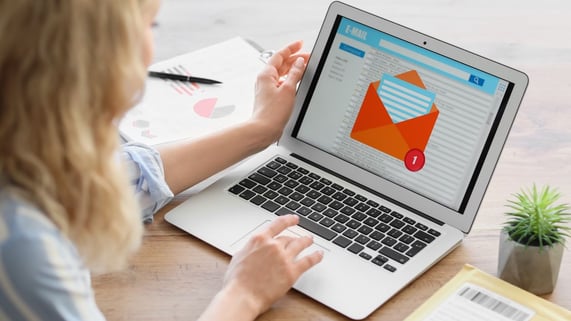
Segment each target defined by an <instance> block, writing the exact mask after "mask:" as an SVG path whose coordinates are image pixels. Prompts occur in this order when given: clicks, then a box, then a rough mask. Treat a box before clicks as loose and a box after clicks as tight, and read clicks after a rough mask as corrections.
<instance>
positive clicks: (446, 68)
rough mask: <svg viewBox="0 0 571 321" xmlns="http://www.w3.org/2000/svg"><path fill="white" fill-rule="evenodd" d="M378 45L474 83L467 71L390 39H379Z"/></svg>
mask: <svg viewBox="0 0 571 321" xmlns="http://www.w3.org/2000/svg"><path fill="white" fill-rule="evenodd" d="M379 46H380V47H381V48H385V49H388V50H390V51H393V52H396V53H398V54H401V55H403V56H405V57H408V58H411V59H414V60H416V61H418V62H421V63H423V64H426V65H429V66H431V67H434V68H436V69H439V70H441V71H443V72H445V73H448V74H450V75H453V76H455V77H458V78H460V79H462V80H466V81H469V82H472V83H474V81H473V80H472V78H474V77H475V76H473V75H470V74H469V73H467V72H465V71H462V70H459V69H456V68H454V67H450V66H449V65H447V64H444V63H442V62H440V61H437V60H434V59H431V58H428V57H426V56H424V55H422V54H419V53H417V52H414V51H412V50H409V49H406V48H404V47H401V46H399V45H397V44H394V43H392V42H390V41H387V40H384V39H381V41H379ZM476 78H477V77H476ZM480 81H481V80H480V79H479V78H477V82H476V84H477V85H480V84H479V83H478V82H480ZM482 83H483V81H482Z"/></svg>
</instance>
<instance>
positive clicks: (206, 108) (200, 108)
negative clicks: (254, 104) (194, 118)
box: [194, 98, 236, 119]
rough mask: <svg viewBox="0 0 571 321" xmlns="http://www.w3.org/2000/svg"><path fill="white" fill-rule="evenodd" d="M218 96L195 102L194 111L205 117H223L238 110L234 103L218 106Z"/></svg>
mask: <svg viewBox="0 0 571 321" xmlns="http://www.w3.org/2000/svg"><path fill="white" fill-rule="evenodd" d="M217 102H218V98H205V99H202V100H200V101H198V102H197V103H196V104H194V112H195V113H196V114H197V115H199V116H201V117H204V118H211V119H216V118H223V117H226V116H228V115H230V114H232V113H233V112H234V110H236V106H234V105H223V106H217V105H216V103H217Z"/></svg>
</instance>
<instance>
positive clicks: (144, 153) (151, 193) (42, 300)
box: [0, 143, 173, 321]
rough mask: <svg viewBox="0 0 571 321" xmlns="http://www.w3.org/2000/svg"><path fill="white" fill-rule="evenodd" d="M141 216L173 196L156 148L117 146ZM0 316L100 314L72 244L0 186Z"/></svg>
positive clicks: (77, 316) (52, 317) (149, 216)
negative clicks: (125, 163) (140, 209)
mask: <svg viewBox="0 0 571 321" xmlns="http://www.w3.org/2000/svg"><path fill="white" fill-rule="evenodd" d="M122 155H123V158H124V159H125V161H126V162H127V166H128V170H129V177H130V178H131V182H132V184H133V186H134V188H135V193H136V197H137V199H138V200H139V202H140V205H141V208H142V209H143V210H142V219H143V220H144V221H145V222H150V221H152V218H153V214H154V213H155V212H156V211H157V210H159V209H160V208H161V207H162V206H163V205H165V204H166V203H167V202H168V201H170V200H171V198H172V196H173V195H172V192H171V191H170V189H169V188H168V186H167V184H166V182H165V180H164V171H163V167H162V163H161V160H160V157H159V154H158V152H157V151H156V150H154V149H153V148H151V147H148V146H145V145H141V144H136V143H131V144H126V145H124V146H123V148H122ZM0 320H30V321H34V320H50V321H58V320H105V318H104V316H103V315H102V314H101V312H100V311H99V309H98V308H97V305H96V303H95V299H94V295H93V290H92V288H91V279H90V274H89V271H88V270H87V269H86V268H85V267H84V266H83V264H82V262H81V259H80V256H79V254H78V253H77V249H76V248H75V246H74V245H73V243H71V242H70V240H69V239H67V238H66V237H65V236H64V235H62V234H61V233H60V232H59V230H58V229H57V228H56V227H55V225H54V224H53V223H52V222H51V221H50V220H49V219H47V218H46V216H45V215H44V214H43V213H42V212H41V211H40V210H39V209H38V208H36V207H35V206H34V205H33V204H31V203H29V202H27V201H25V200H23V199H21V198H19V197H18V196H16V195H13V194H11V193H9V192H8V191H6V190H5V189H2V187H1V186H0Z"/></svg>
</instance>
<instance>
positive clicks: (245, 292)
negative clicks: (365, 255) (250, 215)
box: [223, 215, 323, 317]
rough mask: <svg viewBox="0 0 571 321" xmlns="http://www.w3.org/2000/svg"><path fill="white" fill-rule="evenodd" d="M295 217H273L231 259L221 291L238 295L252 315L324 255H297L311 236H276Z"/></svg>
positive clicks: (293, 221)
mask: <svg viewBox="0 0 571 321" xmlns="http://www.w3.org/2000/svg"><path fill="white" fill-rule="evenodd" d="M298 221H299V218H298V217H297V216H296V215H286V216H280V217H278V218H276V219H275V220H274V221H273V222H272V223H270V225H268V227H267V228H266V229H265V230H264V231H262V232H260V233H258V234H255V235H254V236H252V238H251V239H250V240H249V242H248V243H247V244H246V245H245V247H244V248H243V249H242V250H240V251H239V252H238V253H236V255H235V256H234V257H233V258H232V261H231V262H230V266H229V267H228V271H227V273H226V278H225V285H224V289H223V291H225V290H226V291H229V292H231V293H234V294H235V295H236V296H239V297H241V298H240V301H241V302H242V303H243V304H244V305H243V306H242V307H243V308H247V310H249V311H252V313H253V314H254V317H255V316H257V315H259V314H260V313H262V312H264V311H266V310H267V309H268V308H269V307H270V306H271V304H272V303H274V302H275V301H276V300H278V299H279V298H280V297H282V296H283V295H284V294H285V293H286V292H287V291H288V290H289V289H290V288H291V287H292V285H293V284H294V283H295V281H296V280H297V279H298V278H299V277H300V276H301V274H303V273H304V272H305V271H307V270H308V269H310V268H311V267H313V266H314V265H315V264H317V263H319V262H320V261H321V259H322V258H323V252H321V251H316V252H313V253H311V254H308V255H307V256H303V257H298V255H299V254H300V253H301V252H302V251H303V250H304V249H305V248H307V247H309V246H310V245H311V244H312V243H313V239H312V238H311V237H307V236H306V237H289V236H278V235H279V234H280V233H281V232H282V231H284V230H285V229H286V228H288V227H290V226H293V225H295V224H297V223H298Z"/></svg>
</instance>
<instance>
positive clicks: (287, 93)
mask: <svg viewBox="0 0 571 321" xmlns="http://www.w3.org/2000/svg"><path fill="white" fill-rule="evenodd" d="M158 7H159V1H158V0H121V1H117V0H98V1H91V0H42V1H37V0H18V1H9V0H0V39H1V45H0V142H1V143H0V319H2V320H4V319H7V320H103V319H104V317H103V316H102V314H101V313H100V312H99V310H98V308H97V306H96V303H95V300H94V297H93V292H92V289H91V286H90V277H89V271H90V270H91V271H110V270H114V269H118V268H121V267H123V266H125V263H126V261H127V259H128V257H129V255H130V254H131V253H133V252H134V251H135V250H136V249H137V248H138V246H139V244H140V241H141V234H142V224H141V219H143V220H151V219H152V214H153V213H154V212H155V211H156V210H158V209H159V208H160V207H161V206H162V205H164V204H165V203H166V202H168V201H169V200H170V198H171V197H172V195H173V194H176V193H178V192H180V191H182V190H185V189H186V188H188V187H189V186H192V185H194V184H195V183H197V182H199V181H201V180H203V179H204V178H206V177H208V176H210V175H212V174H213V173H216V172H218V171H219V170H221V169H223V168H225V167H227V166H229V165H231V164H233V163H235V162H237V161H239V160H241V159H243V158H244V157H247V156H249V155H251V154H253V153H255V152H257V151H260V150H262V149H263V148H265V147H266V146H267V145H269V144H271V143H272V142H274V141H275V140H276V139H277V138H278V137H279V136H280V134H281V131H282V130H283V127H284V125H285V123H286V122H287V119H288V117H289V115H290V113H291V109H292V106H293V100H294V95H295V86H296V84H297V82H298V81H299V79H300V77H301V74H302V71H303V66H304V59H306V58H307V56H306V55H304V54H300V53H298V51H299V50H300V48H301V44H300V43H294V44H291V45H289V46H288V47H286V48H284V49H282V50H281V51H279V52H278V53H277V54H276V55H275V56H274V57H272V58H271V59H270V61H269V63H268V65H267V67H266V68H265V70H264V71H263V72H262V73H261V74H260V75H259V77H258V79H257V82H256V99H255V108H254V113H253V115H252V117H251V119H250V120H248V121H246V122H245V123H243V124H240V125H237V126H235V127H232V128H228V129H225V130H223V131H221V132H219V133H217V134H214V135H210V136H208V137H205V138H202V139H200V140H196V141H188V142H184V143H181V144H176V145H169V146H165V147H164V148H162V149H161V150H158V151H157V150H154V149H153V148H150V147H148V146H144V145H138V144H131V145H126V146H122V147H121V153H119V150H120V149H119V145H118V135H117V128H116V125H117V122H118V121H119V120H120V118H121V117H122V115H124V113H125V112H126V111H127V110H128V109H129V108H130V107H131V106H133V104H135V103H136V102H137V100H138V99H140V97H141V96H142V91H143V86H144V81H145V77H146V67H147V66H148V65H149V63H150V62H151V60H152V52H153V46H152V30H151V26H152V24H153V19H154V17H155V15H156V12H157V10H158ZM282 76H287V78H286V79H285V80H284V81H283V82H282V81H280V79H282ZM157 108H160V106H157ZM219 151H222V154H219ZM215 155H216V157H215ZM119 156H121V157H119ZM121 160H124V161H123V162H122V161H121ZM129 183H131V186H130V185H129ZM133 189H134V192H135V197H134V196H133ZM137 201H138V202H137ZM141 212H142V217H141V214H140V213H141ZM296 223H297V217H296V216H284V217H280V218H278V219H276V220H275V221H274V222H273V223H272V224H270V226H269V228H268V229H267V230H266V231H263V232H261V233H260V234H258V235H256V236H254V237H253V238H252V240H251V241H250V242H249V243H248V244H247V245H246V246H245V248H244V249H243V250H242V251H240V252H239V253H237V255H235V256H234V258H233V259H232V261H231V263H230V266H229V269H228V272H227V275H226V279H225V280H226V281H225V283H224V286H223V288H222V289H221V290H220V292H219V293H218V294H217V295H216V297H215V298H214V299H213V301H212V302H211V304H210V305H209V307H208V308H207V310H206V311H205V312H204V314H203V315H202V317H201V320H211V319H232V320H252V319H254V318H255V317H256V316H257V315H259V314H260V313H262V312H263V311H265V310H266V309H267V308H269V306H270V305H271V304H272V303H273V302H274V301H275V300H277V299H278V298H279V297H280V296H282V295H283V294H284V293H285V292H286V291H287V290H288V289H289V288H290V287H291V285H292V284H293V283H294V282H295V280H297V278H298V277H299V276H300V275H301V274H302V273H303V272H305V271H306V270H307V269H309V268H311V267H312V266H313V265H315V264H317V263H318V262H319V261H320V260H321V258H322V253H319V252H316V253H313V254H310V255H308V256H305V257H302V258H296V257H297V256H298V254H299V253H300V252H301V251H302V250H303V249H305V248H307V247H308V246H309V245H310V244H311V243H312V240H311V239H310V238H297V239H292V238H288V237H283V236H278V235H279V233H280V232H281V231H283V230H284V229H285V228H287V227H288V226H291V225H294V224H296ZM262 264H263V265H264V266H265V270H266V271H272V273H273V274H264V275H262V274H258V273H257V270H258V267H260V266H261V265H262ZM260 285H263V286H260Z"/></svg>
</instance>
